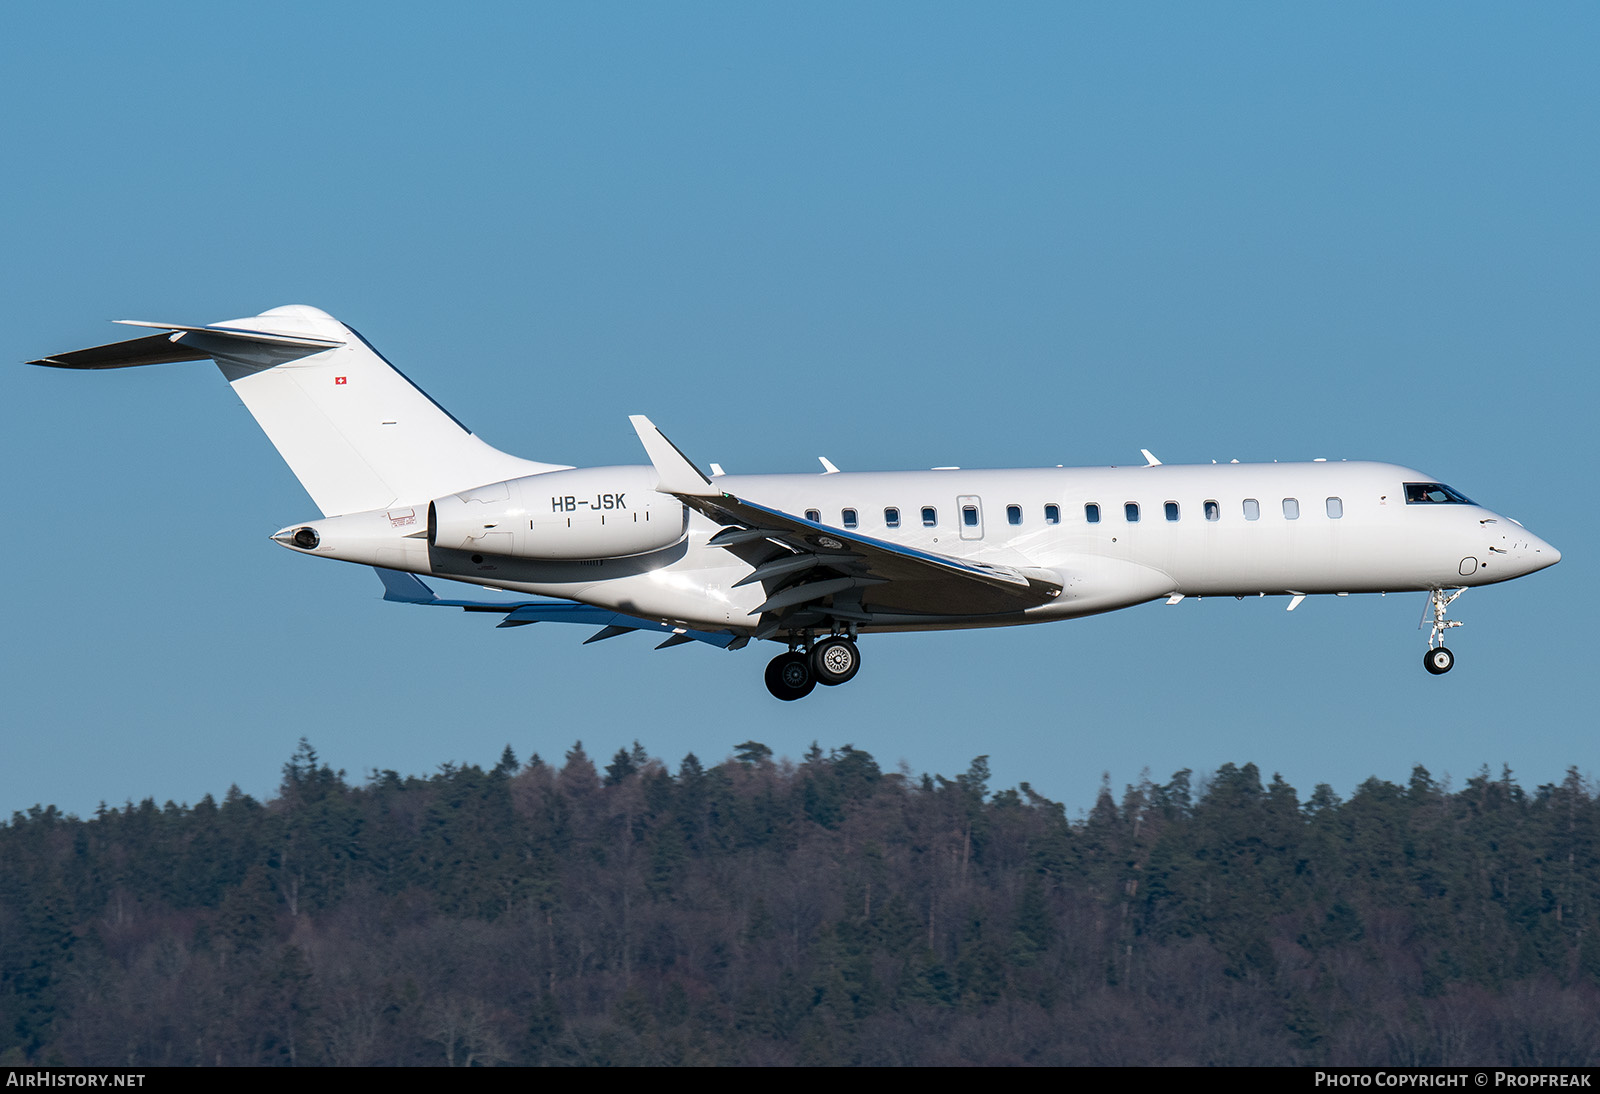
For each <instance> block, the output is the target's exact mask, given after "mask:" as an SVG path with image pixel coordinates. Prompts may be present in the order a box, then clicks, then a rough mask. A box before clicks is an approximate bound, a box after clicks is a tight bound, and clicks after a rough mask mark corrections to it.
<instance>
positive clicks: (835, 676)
mask: <svg viewBox="0 0 1600 1094" xmlns="http://www.w3.org/2000/svg"><path fill="white" fill-rule="evenodd" d="M860 668H861V650H860V649H859V648H857V646H856V644H855V642H854V641H853V640H852V639H851V638H849V637H848V636H844V635H837V634H836V635H832V636H830V637H828V638H824V639H823V640H822V641H820V642H818V643H816V644H815V645H813V646H812V647H811V648H810V649H809V650H801V649H793V650H790V651H789V652H788V653H780V654H779V655H778V656H776V657H774V658H773V659H772V661H771V662H770V663H769V664H768V665H767V675H766V680H767V690H768V691H770V692H771V693H772V694H773V696H774V697H775V698H778V699H782V700H783V701H784V702H793V701H794V700H796V699H804V698H805V697H806V696H807V695H810V694H811V692H812V690H813V689H814V688H815V687H816V686H817V685H818V684H822V685H823V686H824V687H835V686H837V685H839V684H843V683H847V682H849V681H850V680H851V679H853V678H854V677H855V674H856V673H857V672H858V671H859V670H860Z"/></svg>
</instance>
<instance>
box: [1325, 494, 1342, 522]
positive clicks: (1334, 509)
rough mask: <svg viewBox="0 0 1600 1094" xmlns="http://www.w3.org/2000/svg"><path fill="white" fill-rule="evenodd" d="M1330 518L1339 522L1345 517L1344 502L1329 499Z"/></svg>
mask: <svg viewBox="0 0 1600 1094" xmlns="http://www.w3.org/2000/svg"><path fill="white" fill-rule="evenodd" d="M1328 516H1329V517H1331V518H1333V519H1334V520H1338V519H1339V518H1340V517H1342V516H1344V502H1343V501H1341V500H1340V499H1338V498H1329V499H1328Z"/></svg>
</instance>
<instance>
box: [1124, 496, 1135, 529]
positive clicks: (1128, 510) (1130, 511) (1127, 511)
mask: <svg viewBox="0 0 1600 1094" xmlns="http://www.w3.org/2000/svg"><path fill="white" fill-rule="evenodd" d="M1122 515H1123V517H1124V518H1126V519H1127V521H1128V523H1129V524H1138V523H1139V503H1138V502H1136V501H1130V502H1128V503H1127V504H1126V505H1124V506H1123V507H1122Z"/></svg>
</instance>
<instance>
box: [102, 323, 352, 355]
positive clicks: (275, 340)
mask: <svg viewBox="0 0 1600 1094" xmlns="http://www.w3.org/2000/svg"><path fill="white" fill-rule="evenodd" d="M112 322H113V323H121V324H122V325H123V326H125V327H155V328H156V329H157V330H170V331H177V332H179V333H184V334H215V335H217V336H219V337H221V338H233V339H236V340H237V341H240V342H259V343H261V344H262V345H267V346H295V347H297V348H300V349H333V348H334V347H335V346H342V345H344V339H342V338H312V337H310V336H309V335H304V334H296V335H288V334H275V333H273V332H272V331H266V330H248V329H246V328H244V327H224V326H215V327H188V326H184V325H182V324H181V323H149V322H146V321H145V320H143V319H113V320H112Z"/></svg>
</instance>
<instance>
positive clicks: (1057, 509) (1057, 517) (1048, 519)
mask: <svg viewBox="0 0 1600 1094" xmlns="http://www.w3.org/2000/svg"><path fill="white" fill-rule="evenodd" d="M1094 519H1095V520H1099V519H1100V512H1099V510H1098V509H1097V510H1096V511H1095V517H1094ZM1044 522H1045V523H1046V524H1060V523H1061V506H1059V505H1046V506H1045V507H1044Z"/></svg>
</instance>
